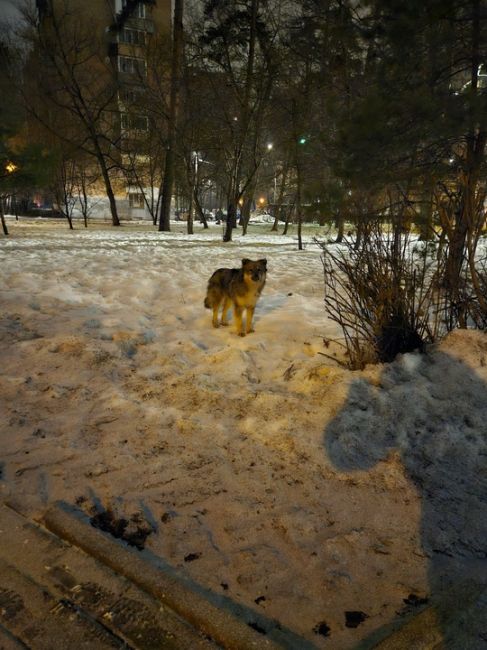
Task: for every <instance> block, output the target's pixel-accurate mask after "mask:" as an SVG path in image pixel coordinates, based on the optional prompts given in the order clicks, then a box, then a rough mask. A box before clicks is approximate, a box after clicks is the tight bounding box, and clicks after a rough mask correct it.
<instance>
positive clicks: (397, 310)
mask: <svg viewBox="0 0 487 650" xmlns="http://www.w3.org/2000/svg"><path fill="white" fill-rule="evenodd" d="M317 243H318V244H319V245H320V246H321V249H322V251H323V254H322V261H323V268H324V283H325V306H326V309H327V312H328V315H329V317H330V318H331V319H332V320H333V321H335V322H336V323H338V325H339V326H340V327H341V329H342V331H343V334H344V338H345V344H346V347H347V352H348V356H349V365H350V367H351V368H353V369H359V368H363V367H364V366H365V365H366V364H367V363H375V362H388V361H392V360H393V359H394V358H395V356H396V355H397V354H399V353H406V352H411V351H413V350H417V349H419V350H423V349H424V346H425V344H426V343H429V342H432V341H434V340H436V339H437V338H438V336H440V335H441V334H442V333H443V332H444V331H446V328H445V324H444V317H443V314H444V312H445V305H444V297H443V292H442V291H441V289H440V287H441V282H440V280H441V278H442V277H443V274H444V263H443V260H442V258H440V259H439V260H438V259H437V256H436V255H435V254H434V250H432V249H431V247H430V245H429V244H426V243H420V242H418V243H414V245H413V242H412V241H411V237H410V235H409V233H404V232H402V231H401V230H400V229H397V230H396V231H394V232H389V233H388V232H384V231H383V229H382V228H381V226H380V224H378V223H377V224H375V225H373V226H371V228H370V232H369V233H368V236H367V238H366V239H365V240H364V241H363V242H362V244H361V246H359V247H358V248H355V243H354V242H352V241H350V240H344V242H343V244H344V247H342V248H341V249H339V250H337V249H336V247H330V246H328V245H326V244H324V243H322V242H317Z"/></svg>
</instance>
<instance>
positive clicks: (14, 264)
mask: <svg viewBox="0 0 487 650" xmlns="http://www.w3.org/2000/svg"><path fill="white" fill-rule="evenodd" d="M8 225H9V228H10V231H11V235H10V237H8V238H2V239H1V240H0V260H1V266H0V268H1V285H0V300H1V315H0V340H1V346H0V371H1V377H0V408H1V414H2V417H1V422H0V426H1V434H0V467H1V480H0V496H2V497H3V498H9V499H11V500H13V501H16V502H17V503H18V504H19V505H20V506H21V507H22V508H23V510H24V511H25V512H26V513H27V514H29V515H31V516H42V513H43V512H44V511H45V509H46V508H47V507H48V505H49V504H50V503H51V502H53V501H54V500H57V499H63V500H65V501H67V502H69V503H72V504H77V505H78V506H79V507H80V508H82V509H83V510H84V511H85V512H87V513H88V514H90V515H93V514H94V513H95V511H97V510H98V511H101V510H103V509H110V510H112V511H113V513H114V514H115V516H117V517H124V518H126V519H127V521H128V522H129V528H130V527H132V528H138V529H139V530H141V531H142V537H143V536H144V531H145V534H146V535H147V538H146V540H145V550H144V551H143V553H146V554H147V555H148V557H150V558H151V559H152V560H153V561H156V558H160V559H161V560H162V561H164V562H167V563H168V564H169V565H171V566H173V567H175V568H176V569H178V570H180V571H181V573H182V574H183V575H185V576H186V577H187V578H188V579H189V580H193V581H195V582H197V583H199V584H200V585H202V586H204V587H206V588H208V589H209V590H211V592H212V593H213V594H214V595H215V597H224V598H223V600H221V604H222V606H225V603H226V604H227V605H232V606H233V605H235V604H237V605H240V606H242V607H243V608H244V609H248V610H252V612H257V613H258V614H253V613H249V612H247V613H248V616H249V618H250V619H251V620H253V621H254V622H256V623H257V625H258V627H259V628H263V629H271V628H273V627H275V625H276V621H278V622H279V624H280V626H281V628H282V629H281V631H280V632H279V634H280V635H281V642H282V644H283V646H286V647H288V648H300V647H303V648H305V647H308V648H312V647H318V648H321V647H322V648H334V650H340V649H341V648H353V647H354V646H355V645H356V644H357V643H358V642H359V641H360V640H363V639H366V638H369V637H371V635H372V634H373V633H374V631H376V630H377V629H378V628H380V627H381V626H383V625H385V624H388V623H390V622H392V621H394V620H396V619H397V618H398V617H401V616H403V615H404V614H405V613H407V612H408V611H409V610H411V609H414V607H415V606H416V605H417V604H418V602H421V601H420V599H422V598H424V597H430V596H431V593H432V592H433V595H434V593H435V592H436V591H438V590H439V589H440V588H443V587H444V586H448V584H449V583H450V582H455V581H457V580H459V579H460V578H462V579H464V578H465V577H466V576H467V575H468V576H470V573H467V572H469V571H470V570H473V571H474V572H475V575H476V577H477V578H478V579H479V580H480V581H485V582H487V577H486V568H485V564H486V559H485V558H486V542H485V540H486V539H487V474H486V462H487V443H486V437H487V436H486V433H487V399H486V384H487V338H486V336H485V334H482V333H479V332H455V333H453V334H452V335H450V336H449V337H448V338H447V339H446V340H445V341H444V342H443V343H442V344H441V345H440V346H439V347H438V348H437V349H436V350H431V351H430V352H429V354H428V355H426V356H419V355H416V354H411V355H405V356H404V357H401V358H398V359H397V360H396V361H395V362H394V363H393V364H390V365H389V366H375V367H368V368H366V369H365V370H364V371H363V372H351V371H348V370H346V369H344V368H343V367H341V366H340V365H339V364H338V363H335V362H334V361H333V359H332V358H330V357H333V355H334V354H337V355H340V354H341V353H340V347H339V346H338V345H337V344H335V343H334V342H333V339H336V338H338V337H339V335H340V333H339V332H337V330H336V328H335V325H334V324H333V323H331V322H330V321H329V320H327V318H326V315H325V313H324V309H323V287H322V265H321V261H320V251H319V249H318V248H317V247H316V246H315V245H313V244H312V242H311V236H307V240H308V245H307V246H306V249H305V250H304V251H301V252H299V251H297V250H296V242H295V239H294V238H293V236H292V234H291V236H289V237H286V238H284V237H282V236H278V235H274V234H271V233H269V226H268V225H264V224H263V225H262V226H258V227H256V228H257V232H254V234H251V235H248V236H246V237H240V236H239V235H238V231H237V232H236V236H235V241H234V242H232V243H229V244H223V243H222V242H221V230H220V228H212V229H210V231H206V233H204V232H203V231H198V233H197V234H196V235H194V236H193V237H188V236H187V235H185V234H184V233H182V232H172V233H167V234H160V233H157V232H154V231H152V230H150V227H149V226H143V227H142V226H140V227H135V226H123V227H122V228H120V229H110V228H100V227H98V228H97V227H93V228H90V229H89V230H87V231H86V230H81V229H80V230H75V231H74V232H69V231H68V230H67V229H66V225H65V224H64V223H60V224H54V223H52V222H50V223H41V222H37V223H29V222H20V223H16V222H15V221H14V220H13V219H10V220H9V221H8ZM242 257H250V258H252V259H259V258H262V257H266V258H267V260H268V269H269V271H268V282H267V285H266V288H265V290H264V293H263V296H262V298H261V301H260V302H259V304H258V307H257V310H256V317H255V329H256V332H255V333H254V334H251V335H249V336H247V337H245V338H240V337H238V336H236V335H235V333H234V331H233V329H232V328H219V329H217V330H215V329H213V328H212V327H211V314H210V312H209V311H207V310H205V309H204V307H203V298H204V295H205V290H206V283H207V280H208V277H209V276H210V274H211V273H212V272H213V271H214V270H215V269H216V268H219V267H222V266H239V265H240V259H241V258H242ZM330 340H332V342H331V343H330ZM323 354H325V355H328V356H323ZM469 579H470V578H469ZM418 599H419V600H418ZM258 615H259V616H260V618H258ZM479 638H480V637H479ZM485 638H487V637H485ZM486 643H487V642H486ZM448 647H455V646H454V645H451V646H448ZM472 647H475V646H472ZM478 647H482V646H481V645H479V646H478Z"/></svg>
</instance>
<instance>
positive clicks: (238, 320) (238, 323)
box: [233, 304, 245, 336]
mask: <svg viewBox="0 0 487 650" xmlns="http://www.w3.org/2000/svg"><path fill="white" fill-rule="evenodd" d="M233 309H234V313H235V327H236V328H237V334H238V335H239V336H245V332H244V328H243V320H242V313H243V308H242V307H240V305H237V304H235V305H234V306H233Z"/></svg>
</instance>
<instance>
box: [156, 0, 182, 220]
mask: <svg viewBox="0 0 487 650" xmlns="http://www.w3.org/2000/svg"><path fill="white" fill-rule="evenodd" d="M183 10H184V0H174V25H173V44H172V63H171V94H170V99H169V120H168V141H167V151H166V160H165V164H164V180H163V183H162V199H161V212H160V217H159V231H161V232H162V231H165V232H168V231H169V230H171V226H170V214H171V198H172V191H173V186H174V175H175V174H174V166H175V160H176V158H175V149H176V131H177V119H178V112H179V95H180V86H181V67H182V61H183V34H184V32H183Z"/></svg>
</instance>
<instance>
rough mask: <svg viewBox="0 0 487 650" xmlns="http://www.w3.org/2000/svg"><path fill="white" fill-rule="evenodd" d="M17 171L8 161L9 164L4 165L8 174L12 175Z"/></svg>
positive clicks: (15, 166)
mask: <svg viewBox="0 0 487 650" xmlns="http://www.w3.org/2000/svg"><path fill="white" fill-rule="evenodd" d="M17 169H18V167H17V165H15V164H14V163H13V162H10V161H9V162H8V163H7V164H6V165H5V170H6V171H7V172H8V173H9V174H13V173H14V172H15V171H17Z"/></svg>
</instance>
